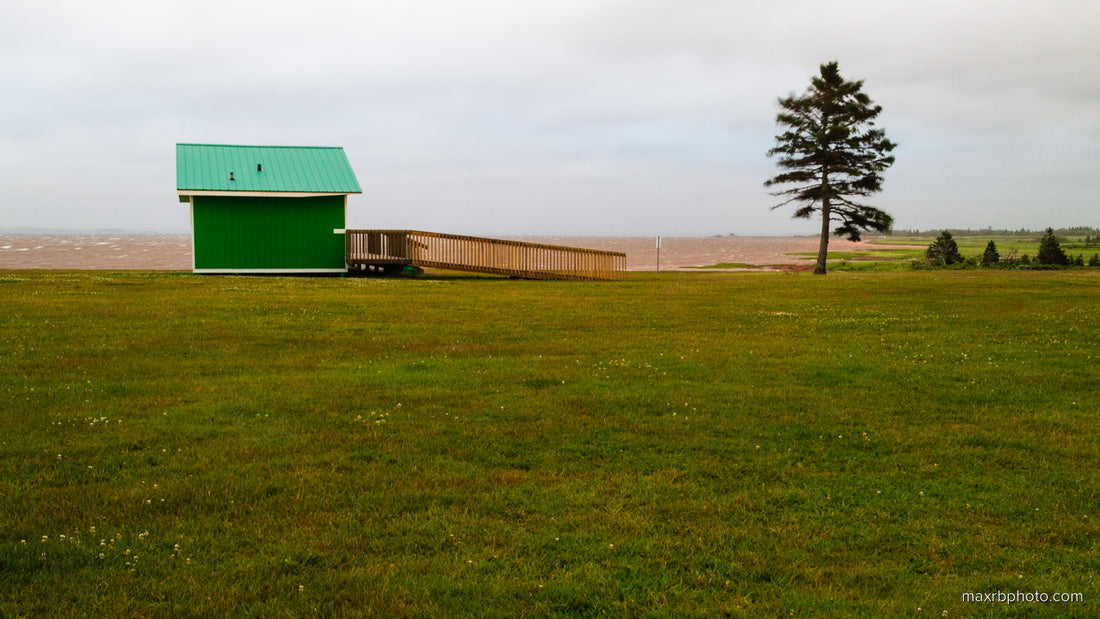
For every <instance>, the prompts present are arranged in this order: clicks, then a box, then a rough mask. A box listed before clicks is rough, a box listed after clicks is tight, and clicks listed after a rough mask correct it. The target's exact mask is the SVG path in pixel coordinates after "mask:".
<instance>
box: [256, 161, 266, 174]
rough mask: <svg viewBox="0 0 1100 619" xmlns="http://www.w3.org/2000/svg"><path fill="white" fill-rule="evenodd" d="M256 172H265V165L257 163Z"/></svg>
mask: <svg viewBox="0 0 1100 619" xmlns="http://www.w3.org/2000/svg"><path fill="white" fill-rule="evenodd" d="M256 171H257V172H263V171H264V164H262V163H257V164H256Z"/></svg>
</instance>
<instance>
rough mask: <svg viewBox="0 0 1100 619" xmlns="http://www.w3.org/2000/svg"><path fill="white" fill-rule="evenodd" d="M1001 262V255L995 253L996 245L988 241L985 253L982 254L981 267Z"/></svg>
mask: <svg viewBox="0 0 1100 619" xmlns="http://www.w3.org/2000/svg"><path fill="white" fill-rule="evenodd" d="M956 249H957V246H956ZM1000 261H1001V254H1000V253H999V252H998V251H997V244H996V243H994V242H993V241H989V244H988V245H986V246H985V253H983V254H982V266H983V267H988V266H993V265H994V264H997V263H998V262H1000Z"/></svg>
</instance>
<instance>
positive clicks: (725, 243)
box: [0, 231, 867, 271]
mask: <svg viewBox="0 0 1100 619" xmlns="http://www.w3.org/2000/svg"><path fill="white" fill-rule="evenodd" d="M495 238H503V239H514V240H526V241H532V242H539V243H545V244H549V245H565V246H570V247H584V248H589V249H603V250H610V251H621V252H623V253H625V254H626V255H627V270H628V271H656V270H658V252H657V247H656V239H655V237H609V236H512V235H509V236H498V237H495ZM817 245H818V239H817V237H807V236H785V237H783V236H732V235H724V236H704V237H661V249H660V258H659V259H660V266H659V268H660V270H662V271H665V270H667V271H676V270H696V269H698V268H700V267H713V266H714V265H741V266H736V267H733V268H724V269H720V270H754V271H766V270H801V269H803V268H806V267H808V266H809V265H810V262H809V261H808V260H807V258H806V256H805V254H806V253H807V252H816V251H817ZM866 246H867V242H866V241H864V242H862V243H852V242H851V241H845V240H841V239H833V240H831V241H830V249H831V250H836V251H845V250H852V249H858V248H862V247H866ZM795 254H801V255H795ZM191 268H192V247H191V235H190V233H187V234H180V233H138V232H126V233H121V232H104V231H97V232H83V233H77V232H71V231H70V232H34V233H25V232H24V233H13V232H0V270H13V269H54V270H58V269H76V270H85V269H87V270H154V271H156V270H169V271H176V270H179V271H189V270H191ZM715 270H718V269H715Z"/></svg>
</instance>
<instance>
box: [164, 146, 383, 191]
mask: <svg viewBox="0 0 1100 619" xmlns="http://www.w3.org/2000/svg"><path fill="white" fill-rule="evenodd" d="M176 189H177V190H179V191H180V192H181V193H182V192H186V191H233V192H237V191H260V192H293V193H363V190H362V189H360V188H359V181H358V180H356V178H355V172H354V171H352V169H351V164H350V163H349V162H348V158H347V155H345V154H344V149H343V148H340V147H333V146H233V145H224V144H176Z"/></svg>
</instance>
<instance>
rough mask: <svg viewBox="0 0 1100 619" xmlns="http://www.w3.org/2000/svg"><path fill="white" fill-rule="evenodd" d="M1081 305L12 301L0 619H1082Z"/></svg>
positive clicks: (923, 284) (1089, 358)
mask: <svg viewBox="0 0 1100 619" xmlns="http://www.w3.org/2000/svg"><path fill="white" fill-rule="evenodd" d="M1098 284H1100V270H1095V269H1094V270H1088V269H1079V270H1067V271H1052V272H1009V271H992V272H990V271H979V270H972V271H922V272H901V271H898V272H870V273H864V272H850V273H841V272H836V273H832V274H830V275H828V276H826V277H815V276H812V275H809V274H804V273H713V272H704V273H661V274H659V275H658V274H633V273H632V274H631V275H630V276H629V278H628V279H627V280H626V281H624V282H614V283H583V282H529V281H518V280H507V279H497V278H481V277H469V278H467V277H449V276H428V277H422V278H417V279H309V278H260V277H256V278H239V277H199V276H192V275H189V274H178V273H140V272H120V273H110V272H48V271H45V272H3V273H0V301H2V305H0V430H2V438H0V442H2V445H0V465H2V467H3V469H2V470H3V475H2V476H0V616H4V617H31V616H102V617H123V616H142V617H153V616H209V617H214V616H273V617H277V616H316V615H336V616H385V617H402V616H409V617H435V616H470V617H484V616H489V617H492V616H502V617H503V616H508V617H511V616H527V617H539V616H578V617H587V616H601V615H603V616H646V617H681V616H723V615H725V616H736V617H742V616H744V617H758V616H771V617H776V616H785V617H786V616H796V617H801V616H808V615H814V616H860V617H863V616H866V617H888V616H935V617H941V616H946V617H970V616H996V617H1014V616H1019V617H1034V616H1079V617H1090V616H1097V615H1098V614H1100V603H1098V600H1100V581H1098V579H1097V572H1098V570H1100V547H1098V541H1100V474H1098V472H1097V464H1098V463H1100V420H1098V419H1097V412H1098V411H1100V381H1098V377H1100V372H1098V370H1097V359H1096V355H1097V351H1100V320H1098V307H1100V293H1098V290H1100V289H1098ZM967 592H976V593H983V594H984V593H990V594H996V593H997V592H1004V593H1016V592H1023V593H1034V592H1040V593H1042V594H1044V595H1048V596H1052V595H1054V594H1058V593H1071V594H1073V593H1077V594H1081V596H1082V599H1080V600H1077V601H1072V602H1053V601H1048V602H1046V603H1043V602H1025V601H1018V602H1016V603H1014V604H1007V603H1004V602H968V601H965V600H964V599H963V594H964V593H967Z"/></svg>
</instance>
